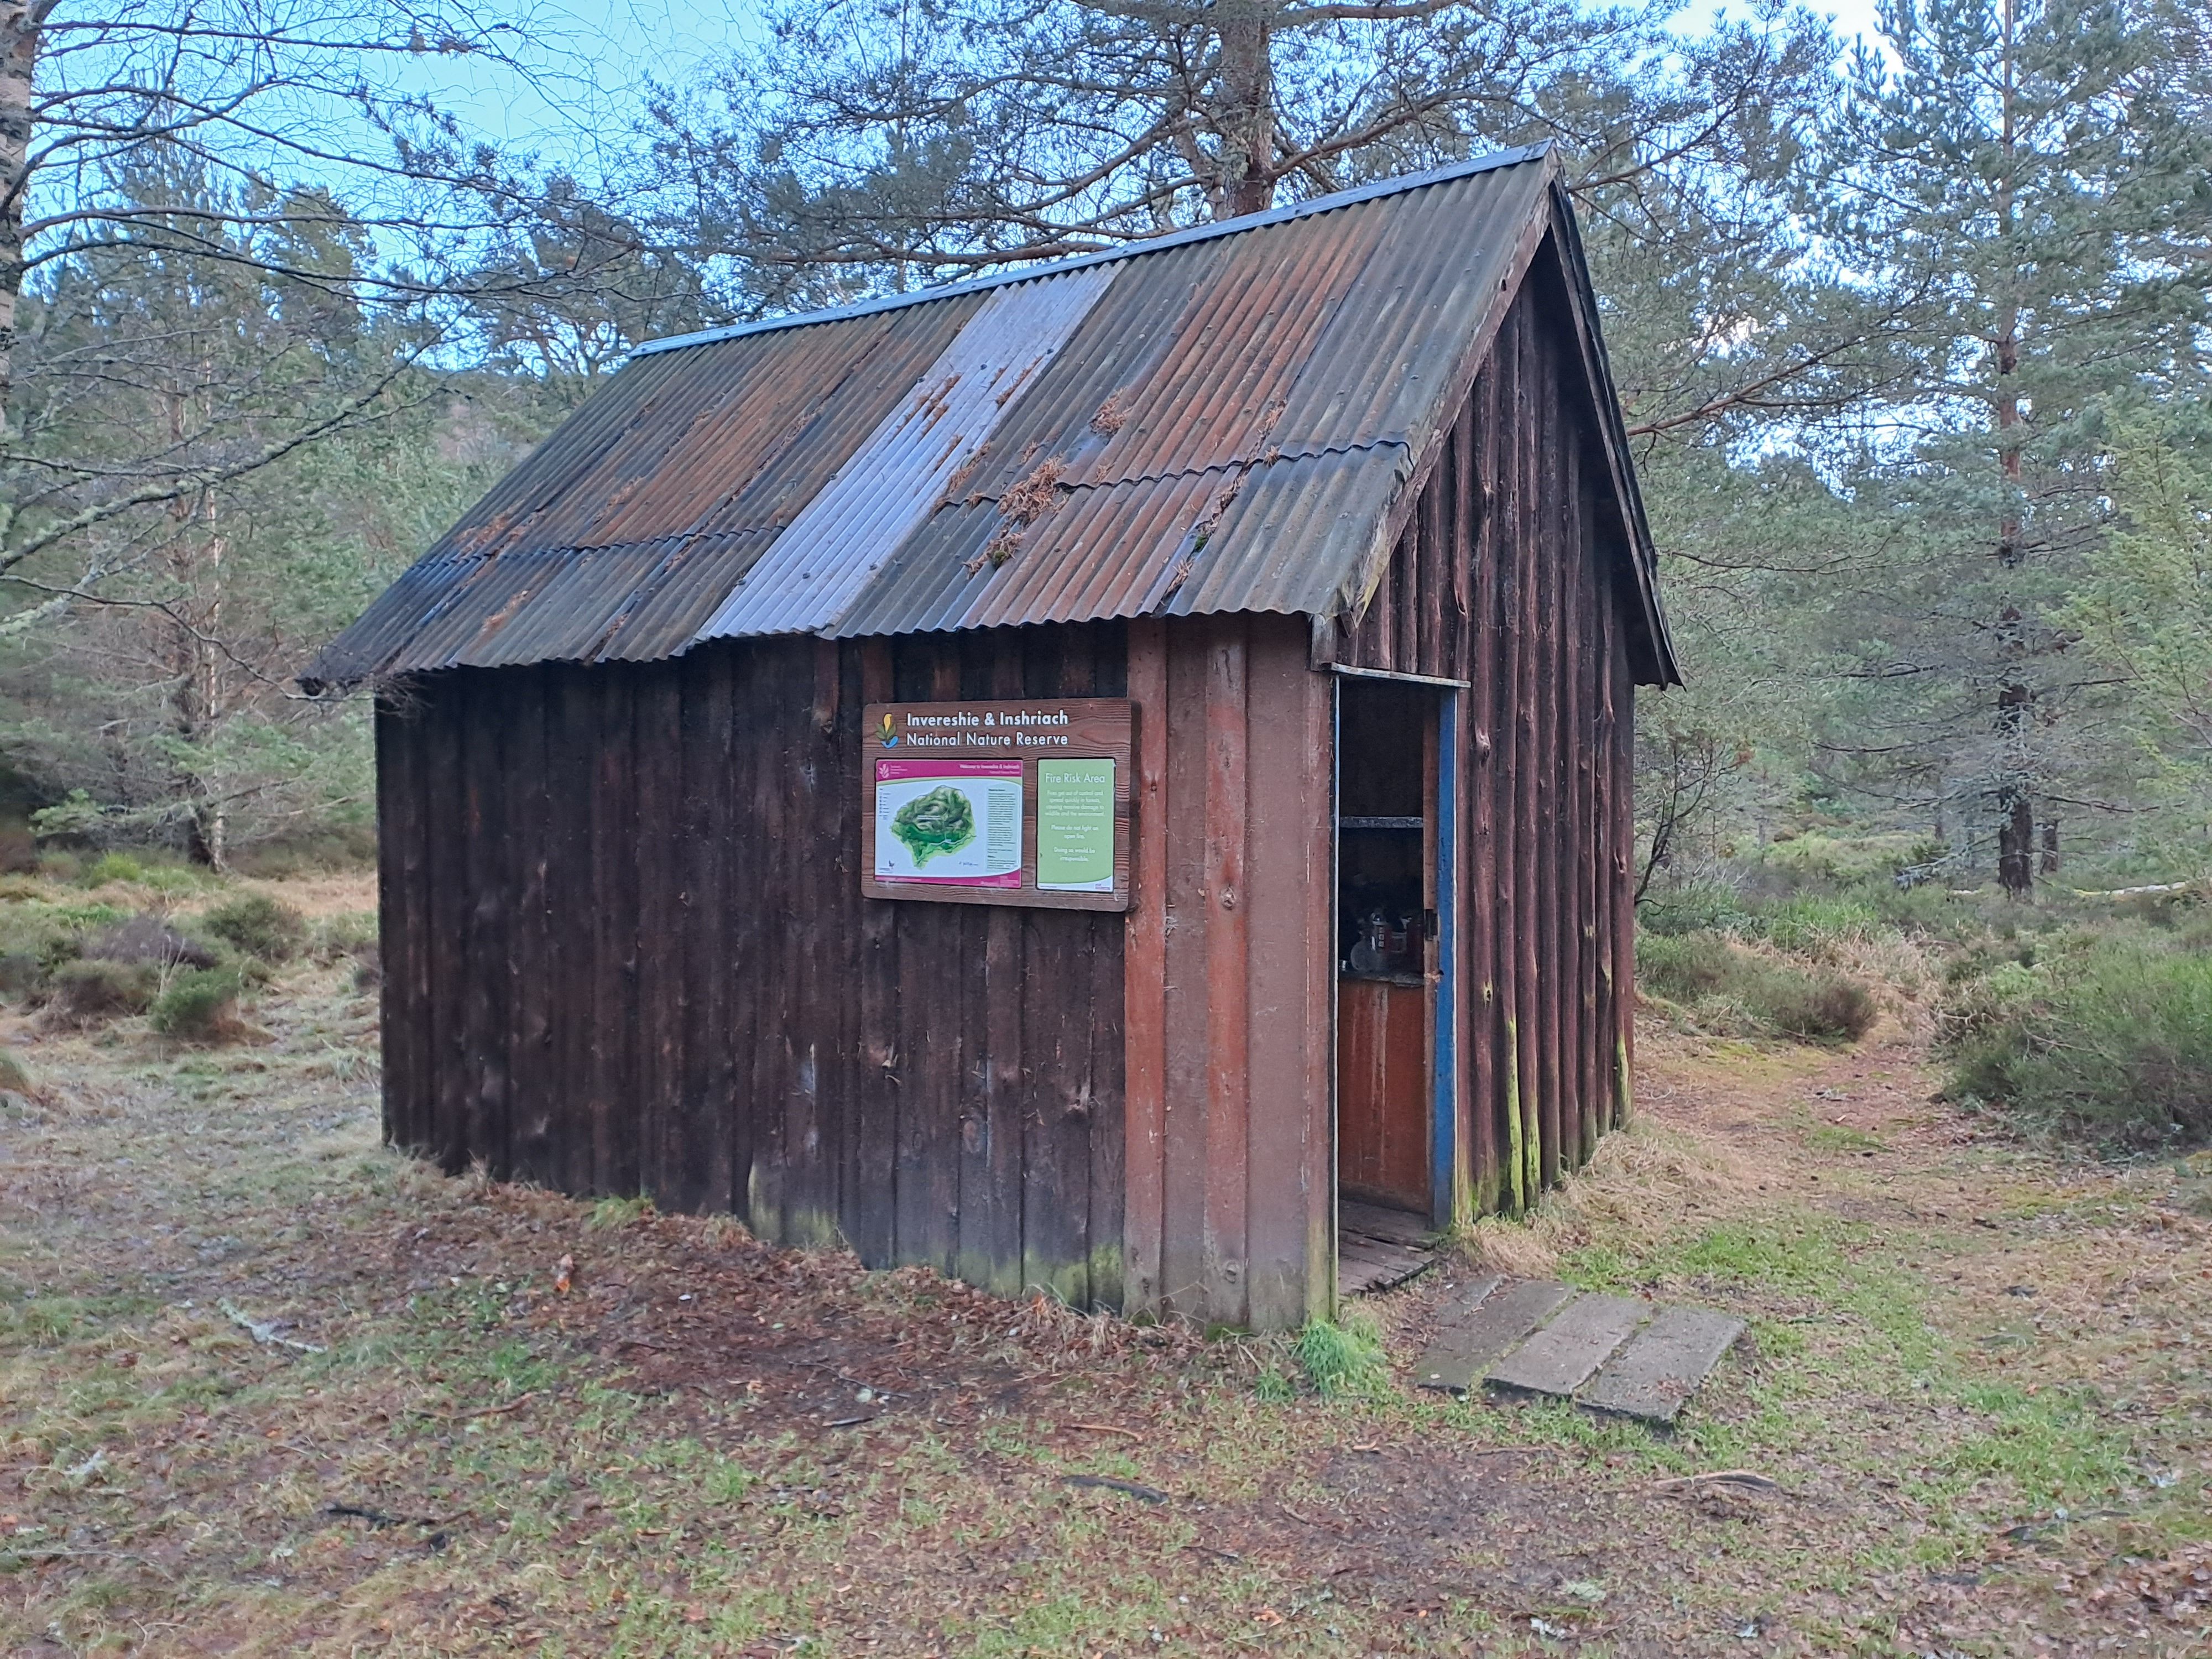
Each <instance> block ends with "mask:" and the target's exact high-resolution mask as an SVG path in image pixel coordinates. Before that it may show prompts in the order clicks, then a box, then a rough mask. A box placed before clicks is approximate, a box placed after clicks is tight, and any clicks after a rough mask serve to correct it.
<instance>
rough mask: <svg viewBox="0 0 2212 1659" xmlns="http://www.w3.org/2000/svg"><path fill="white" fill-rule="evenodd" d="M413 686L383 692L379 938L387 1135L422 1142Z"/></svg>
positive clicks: (401, 1143) (418, 797)
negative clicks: (410, 700) (409, 706)
mask: <svg viewBox="0 0 2212 1659" xmlns="http://www.w3.org/2000/svg"><path fill="white" fill-rule="evenodd" d="M416 729H417V728H416V725H415V724H414V722H413V721H412V720H410V716H409V714H408V712H407V698H406V691H405V689H404V687H402V688H400V689H398V690H396V691H380V692H379V693H378V694H377V696H376V713H375V732H376V937H377V960H378V962H379V963H380V964H381V965H382V968H383V976H382V980H381V982H380V985H379V986H378V989H377V1006H378V1011H379V1012H378V1019H377V1034H378V1042H379V1048H380V1051H381V1053H382V1054H383V1060H384V1064H383V1094H384V1139H385V1140H386V1142H387V1143H388V1144H390V1145H392V1146H397V1147H400V1148H402V1149H404V1150H408V1151H412V1150H413V1149H415V1148H416V1147H417V1146H420V1145H421V1144H422V1142H421V1139H420V1134H421V1130H420V1127H419V1124H420V1121H421V1120H422V1117H423V1115H425V1113H424V1103H423V1100H422V1091H423V1082H422V1066H421V1065H420V1062H419V1060H418V1054H419V1050H420V1042H421V1033H422V1018H423V1014H424V1012H425V1009H426V1006H427V1003H426V1000H425V999H424V996H423V994H422V987H421V986H420V985H419V983H418V981H417V978H416V975H417V973H418V971H419V968H418V964H417V962H416V952H417V951H418V950H419V949H420V943H421V939H422V921H421V917H420V911H421V908H422V849H423V836H422V824H421V817H420V815H421V811H422V777H421V768H420V766H419V764H418V757H419V755H420V753H421V745H420V744H419V743H418V742H417V741H416Z"/></svg>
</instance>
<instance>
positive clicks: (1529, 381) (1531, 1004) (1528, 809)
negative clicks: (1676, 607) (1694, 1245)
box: [1511, 300, 1559, 1203]
mask: <svg viewBox="0 0 2212 1659" xmlns="http://www.w3.org/2000/svg"><path fill="white" fill-rule="evenodd" d="M1511 325H1512V329H1513V352H1514V360H1515V361H1514V380H1515V386H1514V430H1513V450H1514V503H1513V506H1514V513H1513V537H1514V542H1515V548H1514V562H1515V565H1516V569H1517V572H1518V578H1519V587H1518V592H1517V595H1516V597H1517V599H1518V600H1519V607H1520V608H1519V615H1518V616H1517V617H1516V621H1515V624H1514V625H1515V628H1516V630H1517V631H1518V633H1519V635H1520V636H1521V639H1520V647H1521V648H1520V652H1519V657H1518V661H1517V664H1516V666H1517V668H1518V671H1519V682H1518V684H1516V685H1515V687H1514V690H1513V707H1514V725H1515V731H1516V738H1515V742H1516V749H1515V756H1514V762H1515V764H1514V773H1515V775H1514V780H1513V795H1514V813H1513V817H1514V823H1513V839H1514V848H1513V866H1514V881H1513V885H1514V895H1513V898H1514V928H1515V939H1514V956H1515V996H1516V1008H1515V1016H1516V1020H1517V1022H1518V1025H1519V1042H1518V1044H1517V1049H1518V1052H1517V1054H1516V1061H1517V1065H1516V1075H1517V1078H1518V1081H1519V1085H1520V1091H1521V1127H1522V1139H1523V1143H1524V1155H1525V1157H1526V1159H1527V1164H1528V1167H1527V1170H1526V1182H1527V1186H1528V1198H1529V1200H1530V1201H1531V1202H1532V1203H1533V1202H1534V1200H1535V1198H1536V1195H1537V1194H1540V1193H1541V1192H1542V1190H1543V1188H1544V1183H1545V1182H1546V1181H1547V1179H1548V1178H1549V1176H1550V1174H1551V1172H1552V1171H1553V1170H1556V1169H1557V1167H1558V1163H1559V1148H1558V1146H1557V1145H1556V1143H1554V1142H1553V1141H1551V1140H1550V1139H1549V1138H1548V1137H1547V1134H1546V1133H1545V1130H1546V1123H1545V1115H1544V1085H1543V1077H1542V1073H1541V1069H1540V1066H1539V1063H1538V1060H1537V1054H1538V1051H1539V1048H1540V1046H1541V1042H1542V1027H1543V989H1544V987H1543V980H1542V977H1541V974H1542V959H1541V952H1540V951H1539V950H1538V948H1537V939H1538V937H1539V935H1540V934H1541V932H1542V927H1543V912H1542V910H1541V908H1540V907H1539V906H1538V903H1537V896H1536V895H1537V876H1536V866H1537V862H1538V860H1539V858H1540V856H1541V849H1540V848H1539V847H1538V845H1537V817H1536V813H1537V797H1538V794H1539V793H1540V781H1541V777H1542V775H1543V766H1544V761H1545V758H1546V751H1545V747H1544V744H1542V742H1541V738H1540V737H1539V733H1540V732H1541V726H1540V725H1539V723H1538V715H1537V684H1538V681H1539V679H1540V678H1541V673H1542V667H1541V661H1542V658H1541V647H1542V642H1541V640H1540V639H1539V637H1538V635H1537V624H1536V619H1537V615H1538V592H1539V590H1540V589H1541V587H1542V586H1543V543H1542V538H1541V535H1540V534H1539V533H1538V526H1539V524H1540V522H1541V506H1542V504H1541V501H1540V500H1539V499H1538V497H1537V489H1538V486H1537V478H1538V465H1537V456H1536V450H1537V445H1538V442H1539V441H1540V437H1541V429H1540V422H1541V411H1540V410H1539V409H1538V407H1537V404H1538V401H1539V399H1540V398H1541V384H1540V382H1539V381H1538V380H1537V377H1536V374H1535V344H1534V339H1533V337H1532V334H1531V331H1530V328H1529V325H1528V306H1527V304H1526V302H1525V300H1524V301H1516V303H1515V305H1514V307H1513V311H1512V314H1511Z"/></svg>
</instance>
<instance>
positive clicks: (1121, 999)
mask: <svg viewBox="0 0 2212 1659" xmlns="http://www.w3.org/2000/svg"><path fill="white" fill-rule="evenodd" d="M1101 695H1104V694H1103V693H1102V694H1101ZM1085 925H1086V926H1087V927H1089V928H1090V930H1091V1110H1090V1156H1091V1174H1090V1182H1089V1186H1088V1189H1087V1190H1088V1192H1089V1194H1090V1210H1091V1218H1090V1223H1089V1225H1088V1229H1087V1236H1088V1237H1089V1239H1090V1241H1091V1261H1090V1275H1091V1307H1093V1308H1094V1309H1104V1310H1108V1311H1109V1312H1119V1311H1123V1310H1125V1308H1126V1304H1127V1290H1126V1287H1125V1280H1124V1273H1125V1263H1126V1261H1127V1252H1126V1247H1125V1241H1124V1239H1123V1236H1122V1226H1123V1224H1124V1221H1125V1219H1126V1218H1127V1213H1128V1184H1127V1169H1126V1166H1125V1163H1124V1160H1125V1158H1126V1156H1127V1148H1128V1131H1127V1124H1126V1122H1125V1121H1124V1113H1125V1112H1126V1110H1127V1101H1128V1089H1127V1030H1126V1028H1125V1025H1124V1024H1123V1022H1124V1018H1125V1016H1126V1012H1127V1006H1128V1005H1127V981H1126V975H1125V974H1124V971H1123V966H1122V963H1123V950H1124V947H1125V944H1126V938H1127V936H1126V934H1125V933H1124V932H1123V929H1124V926H1125V923H1124V922H1123V921H1122V919H1121V917H1119V916H1115V915H1112V914H1111V913H1110V912H1109V913H1095V914H1092V915H1089V916H1088V917H1087V918H1086V920H1085Z"/></svg>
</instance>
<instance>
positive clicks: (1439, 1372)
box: [1413, 1278, 1574, 1394]
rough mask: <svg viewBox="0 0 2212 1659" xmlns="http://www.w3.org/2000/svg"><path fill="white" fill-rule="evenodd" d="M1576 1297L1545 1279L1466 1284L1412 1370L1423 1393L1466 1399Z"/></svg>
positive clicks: (1500, 1280)
mask: <svg viewBox="0 0 2212 1659" xmlns="http://www.w3.org/2000/svg"><path fill="white" fill-rule="evenodd" d="M1573 1294H1574V1292H1573V1291H1571V1290H1569V1289H1568V1288H1567V1287H1566V1286H1565V1285H1555V1284H1553V1282H1552V1281H1551V1280H1549V1279H1496V1278H1492V1279H1477V1280H1475V1281H1474V1282H1473V1283H1471V1284H1470V1285H1468V1287H1467V1289H1466V1290H1465V1291H1463V1292H1462V1295H1461V1296H1460V1298H1459V1300H1458V1303H1457V1304H1455V1310H1454V1311H1452V1312H1450V1313H1449V1314H1447V1315H1446V1316H1444V1323H1443V1328H1441V1329H1439V1330H1438V1331H1437V1334H1436V1336H1435V1338H1434V1340H1431V1342H1430V1344H1429V1346H1428V1351H1427V1352H1425V1353H1424V1354H1422V1356H1421V1358H1420V1363H1419V1364H1417V1365H1415V1366H1414V1367H1413V1377H1414V1380H1415V1381H1416V1382H1418V1383H1419V1384H1420V1385H1421V1386H1422V1387H1423V1388H1425V1389H1443V1390H1445V1391H1446V1392H1447V1393H1450V1394H1465V1393H1466V1392H1467V1391H1468V1389H1471V1388H1473V1387H1474V1379H1475V1378H1477V1377H1479V1376H1481V1375H1482V1374H1483V1372H1484V1371H1486V1370H1488V1369H1489V1368H1490V1366H1491V1365H1492V1363H1494V1362H1495V1361H1496V1360H1497V1359H1498V1357H1499V1356H1500V1355H1501V1354H1504V1352H1506V1351H1507V1350H1508V1349H1510V1347H1512V1346H1513V1345H1514V1344H1515V1343H1516V1342H1518V1341H1519V1340H1521V1339H1522V1337H1524V1336H1526V1335H1528V1333H1529V1332H1531V1331H1533V1330H1534V1329H1535V1328H1536V1327H1537V1326H1538V1325H1540V1324H1541V1323H1542V1322H1544V1320H1545V1318H1546V1317H1547V1316H1548V1315H1550V1313H1551V1312H1552V1310H1553V1309H1555V1308H1557V1307H1558V1306H1559V1304H1561V1303H1562V1302H1565V1300H1566V1299H1567V1298H1568V1297H1571V1296H1572V1295H1573Z"/></svg>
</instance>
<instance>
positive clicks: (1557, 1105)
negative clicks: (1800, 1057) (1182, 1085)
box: [1530, 316, 1575, 1186]
mask: <svg viewBox="0 0 2212 1659" xmlns="http://www.w3.org/2000/svg"><path fill="white" fill-rule="evenodd" d="M1530 320H1531V323H1532V325H1535V324H1537V323H1539V322H1540V321H1541V319H1539V318H1537V317H1534V316H1532V317H1531V319H1530ZM1532 333H1533V335H1534V347H1533V349H1534V363H1533V365H1532V367H1533V368H1534V373H1535V392H1536V406H1535V409H1534V425H1535V427H1536V429H1537V432H1538V438H1537V444H1536V454H1535V464H1536V471H1535V496H1536V498H1535V503H1534V505H1535V513H1534V531H1535V538H1534V541H1535V556H1536V570H1537V582H1536V605H1537V611H1536V653H1537V663H1538V667H1537V674H1536V731H1537V743H1538V745H1539V749H1538V754H1539V757H1540V762H1539V766H1538V770H1537V774H1536V777H1537V796H1536V852H1537V858H1536V911H1535V917H1536V928H1535V936H1536V950H1537V974H1538V979H1537V994H1538V998H1539V1000H1538V1003H1537V1021H1538V1024H1537V1049H1536V1066H1537V1074H1538V1076H1539V1078H1540V1079H1541V1081H1540V1083H1539V1085H1538V1086H1539V1088H1540V1090H1541V1100H1542V1103H1543V1121H1544V1182H1545V1185H1547V1186H1550V1185H1553V1183H1555V1182H1557V1181H1558V1180H1559V1176H1560V1174H1561V1173H1562V1172H1563V1171H1564V1170H1571V1169H1572V1168H1573V1167H1574V1161H1573V1159H1574V1152H1573V1148H1572V1146H1570V1145H1569V1144H1568V1143H1567V1140H1566V1139H1565V1137H1566V1134H1567V1132H1568V1130H1569V1129H1570V1127H1571V1126H1573V1125H1574V1123H1575V1119H1574V1115H1573V1114H1572V1112H1571V1111H1569V1110H1566V1109H1565V1087H1564V1079H1563V1078H1562V1076H1561V1070H1560V1063H1559V1040H1560V1036H1561V1035H1562V1033H1561V1030H1560V1024H1561V1018H1562V1013H1561V1006H1562V1001H1561V996H1560V992H1561V989H1562V987H1561V984H1560V980H1561V968H1560V961H1559V943H1560V941H1559V931H1560V929H1559V912H1560V902H1559V832H1560V823H1559V778H1560V769H1561V765H1562V762H1563V759H1564V757H1563V756H1562V754H1561V753H1560V749H1561V744H1560V742H1559V564H1560V560H1559V374H1558V372H1557V367H1556V363H1555V360H1554V356H1553V350H1552V347H1551V341H1550V339H1549V337H1548V336H1547V332H1546V331H1544V330H1542V329H1541V327H1533V326H1532Z"/></svg>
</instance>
